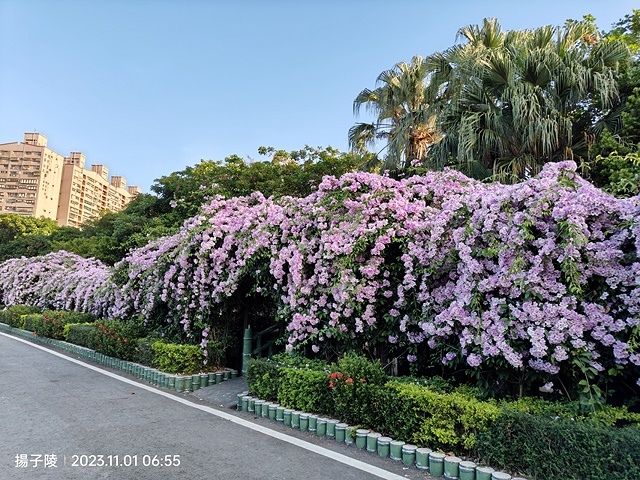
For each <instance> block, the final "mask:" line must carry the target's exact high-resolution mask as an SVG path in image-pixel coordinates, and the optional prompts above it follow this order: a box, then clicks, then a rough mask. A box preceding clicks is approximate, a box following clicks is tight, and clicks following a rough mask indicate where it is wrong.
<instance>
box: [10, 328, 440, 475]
mask: <svg viewBox="0 0 640 480" xmlns="http://www.w3.org/2000/svg"><path fill="white" fill-rule="evenodd" d="M209 388H215V387H209ZM202 397H203V396H201V398H198V397H197V396H196V395H179V394H176V393H175V392H174V393H171V392H169V391H168V390H163V389H159V388H156V387H153V386H150V385H148V384H144V383H141V382H139V381H138V380H137V379H134V378H133V377H129V376H127V375H124V374H121V373H119V372H118V373H116V372H114V371H110V370H109V369H105V368H103V367H98V366H96V365H92V364H90V363H87V362H85V361H80V360H77V359H75V358H73V357H71V356H68V355H66V354H63V353H60V352H56V351H54V350H52V349H50V348H45V347H42V346H40V345H37V344H32V343H30V342H27V341H24V340H22V339H18V338H15V337H12V336H9V335H7V334H4V333H2V332H0V479H3V480H4V479H28V480H30V479H32V478H43V479H102V478H115V479H129V478H131V479H133V478H135V479H137V480H142V479H160V478H162V479H187V478H194V479H231V480H233V479H256V480H257V479H259V480H270V479H278V480H280V479H282V480H288V479H291V480H298V479H301V478H304V480H320V479H322V480H332V479H340V480H374V479H380V478H386V479H389V480H401V479H412V480H413V479H424V478H428V475H425V474H423V473H422V472H420V471H418V470H417V469H415V468H410V469H408V468H406V467H403V466H402V464H400V463H398V462H393V461H391V460H383V459H379V458H377V457H376V456H375V455H371V454H368V453H367V452H362V451H358V450H356V449H355V448H354V447H348V446H345V445H337V444H335V442H331V441H330V440H325V439H319V438H316V437H315V436H313V435H311V434H309V433H308V432H295V431H292V430H291V429H287V428H286V427H283V426H280V425H278V424H275V423H274V422H270V421H269V420H267V419H254V418H253V417H251V416H249V415H247V414H243V413H236V412H233V411H231V410H230V409H215V408H213V407H212V406H211V405H210V404H209V403H208V402H207V401H206V399H204V398H202ZM45 462H48V463H49V464H50V465H49V466H45ZM53 464H55V466H53ZM91 464H93V465H95V466H90V465H91ZM22 465H26V466H22ZM100 465H101V466H100ZM116 465H118V466H116ZM136 465H137V466H136Z"/></svg>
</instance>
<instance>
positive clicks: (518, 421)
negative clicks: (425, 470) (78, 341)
mask: <svg viewBox="0 0 640 480" xmlns="http://www.w3.org/2000/svg"><path fill="white" fill-rule="evenodd" d="M475 453H476V455H477V456H478V457H480V458H481V460H482V461H483V462H487V463H489V464H491V465H493V466H494V467H498V468H506V469H509V470H514V471H518V472H522V473H524V474H525V475H526V476H527V478H531V479H532V480H534V479H549V478H562V479H565V480H578V479H579V480H596V479H597V480H632V479H637V478H640V429H638V428H636V427H627V428H620V429H616V428H609V427H605V426H603V425H598V424H594V423H580V422H576V421H573V420H571V419H557V418H552V417H549V416H543V415H530V414H527V413H522V412H516V411H507V412H505V413H503V414H502V415H500V416H499V417H498V418H497V420H496V421H494V422H493V424H492V425H491V427H490V428H489V429H487V430H485V431H483V432H480V433H479V435H478V439H477V441H476V444H475Z"/></svg>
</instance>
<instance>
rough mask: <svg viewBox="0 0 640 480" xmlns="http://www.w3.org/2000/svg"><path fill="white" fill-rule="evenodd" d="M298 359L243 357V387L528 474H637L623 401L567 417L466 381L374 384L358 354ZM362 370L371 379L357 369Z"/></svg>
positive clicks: (639, 455)
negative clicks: (484, 393)
mask: <svg viewBox="0 0 640 480" xmlns="http://www.w3.org/2000/svg"><path fill="white" fill-rule="evenodd" d="M307 362H308V364H307V365H306V366H304V360H300V359H299V358H298V359H295V358H293V357H292V358H289V359H287V358H283V357H280V358H277V359H276V360H267V359H253V360H251V361H250V362H249V365H248V372H247V383H248V384H249V388H250V390H251V393H252V394H253V395H256V396H258V397H260V398H263V399H265V400H277V401H278V402H279V403H281V404H282V405H284V406H285V407H288V408H294V409H296V410H303V411H307V412H313V413H317V414H322V415H328V416H331V417H334V418H339V419H340V420H342V421H344V422H347V423H348V424H350V425H353V426H363V427H366V428H371V429H373V430H375V431H378V432H380V433H383V434H385V435H388V436H390V437H392V438H395V439H398V440H404V441H406V442H410V443H413V444H416V445H418V446H424V447H430V448H437V449H441V450H442V451H445V452H449V451H454V452H456V453H458V454H467V455H469V454H473V455H475V456H476V457H478V458H479V459H480V460H482V461H483V462H487V463H489V464H491V465H494V466H496V467H500V468H502V469H505V470H510V471H516V472H521V473H522V474H525V475H526V476H527V477H531V478H532V479H533V478H536V479H550V478H554V479H555V478H558V479H560V478H561V479H567V480H574V479H579V478H580V479H586V480H589V479H594V480H595V479H611V480H613V479H632V478H634V479H637V478H640V466H638V465H640V429H639V428H638V424H640V415H639V414H638V413H633V412H629V411H628V410H627V409H626V408H616V407H610V406H603V408H602V409H601V410H600V411H598V412H595V413H594V414H592V415H591V416H589V417H579V416H576V415H572V412H575V411H576V410H575V406H574V405H572V404H570V403H554V402H545V401H543V400H541V399H536V398H528V399H520V400H515V401H511V402H509V401H501V402H496V401H494V400H488V401H487V400H481V399H479V398H477V396H476V394H475V393H474V391H473V389H469V388H465V387H459V388H456V389H453V390H452V391H450V392H444V391H436V390H435V389H434V387H432V386H430V385H429V382H427V381H425V380H424V379H420V380H417V381H415V382H411V381H409V379H406V378H402V379H394V380H390V379H389V377H384V381H385V382H386V383H383V384H381V383H380V382H382V380H383V377H377V374H376V372H377V371H378V370H377V369H378V367H377V366H376V365H375V364H371V362H369V366H367V365H366V362H367V361H366V360H365V359H363V358H362V357H360V358H359V359H355V358H353V357H349V356H347V357H344V362H342V366H343V367H344V371H342V370H341V369H340V365H341V361H339V362H338V363H337V364H334V365H326V364H323V363H319V364H316V363H314V362H313V361H307ZM292 365H294V366H292ZM364 371H368V375H369V377H370V378H371V381H367V378H366V377H365V376H362V377H359V375H362V373H361V372H364ZM362 379H364V380H365V381H361V380H362ZM441 383H442V382H441V381H440V382H436V385H439V384H441ZM440 390H442V389H440ZM446 390H449V388H446ZM528 412H530V413H528ZM574 418H575V419H574ZM554 419H555V420H554ZM614 425H631V426H627V427H624V428H619V427H615V426H614Z"/></svg>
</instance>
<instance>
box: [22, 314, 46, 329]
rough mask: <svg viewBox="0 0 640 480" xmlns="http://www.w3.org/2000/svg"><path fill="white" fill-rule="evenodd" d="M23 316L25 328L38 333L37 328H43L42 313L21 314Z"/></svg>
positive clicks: (23, 326) (23, 327)
mask: <svg viewBox="0 0 640 480" xmlns="http://www.w3.org/2000/svg"><path fill="white" fill-rule="evenodd" d="M21 318H22V329H23V330H26V331H28V332H33V333H36V330H37V329H41V328H40V325H41V324H42V314H41V313H30V314H28V315H21Z"/></svg>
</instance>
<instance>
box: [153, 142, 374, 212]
mask: <svg viewBox="0 0 640 480" xmlns="http://www.w3.org/2000/svg"><path fill="white" fill-rule="evenodd" d="M258 153H259V154H261V155H267V156H269V157H270V160H266V161H252V160H245V159H243V158H241V157H238V156H237V155H232V156H230V157H227V158H225V159H224V160H223V161H214V160H201V161H200V163H199V164H197V165H195V166H192V167H191V166H190V167H187V168H185V169H184V170H181V171H179V172H174V173H172V174H171V175H168V176H165V177H162V178H160V179H158V180H156V183H154V185H152V186H151V190H152V191H154V192H155V193H156V194H157V195H158V197H159V202H160V203H161V205H162V208H168V206H169V205H170V204H171V205H173V206H174V208H175V213H176V215H177V216H178V217H179V218H180V219H183V220H184V219H186V218H189V217H191V216H193V215H195V214H196V213H198V211H199V209H200V206H201V205H202V204H203V203H205V202H206V201H207V200H208V199H209V198H211V196H213V195H222V196H223V197H225V198H231V197H239V196H244V195H249V194H251V193H253V192H256V191H259V192H261V193H262V194H263V195H265V196H266V197H270V196H274V197H281V196H285V195H290V196H306V195H308V194H310V193H311V192H312V191H313V190H314V189H315V188H316V187H317V185H318V184H319V183H320V181H321V180H322V177H323V176H325V175H334V176H337V177H339V176H341V175H342V174H344V173H346V172H350V171H354V170H357V169H358V167H360V166H361V165H362V164H364V163H365V162H367V161H369V160H370V159H371V158H372V155H368V156H367V155H364V156H363V155H360V154H356V153H345V152H340V151H339V150H336V149H334V148H331V147H327V148H322V147H318V148H312V147H309V146H306V147H305V148H303V149H301V150H294V151H291V152H287V151H285V150H276V149H275V148H273V147H260V148H259V149H258Z"/></svg>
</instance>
